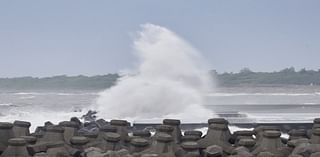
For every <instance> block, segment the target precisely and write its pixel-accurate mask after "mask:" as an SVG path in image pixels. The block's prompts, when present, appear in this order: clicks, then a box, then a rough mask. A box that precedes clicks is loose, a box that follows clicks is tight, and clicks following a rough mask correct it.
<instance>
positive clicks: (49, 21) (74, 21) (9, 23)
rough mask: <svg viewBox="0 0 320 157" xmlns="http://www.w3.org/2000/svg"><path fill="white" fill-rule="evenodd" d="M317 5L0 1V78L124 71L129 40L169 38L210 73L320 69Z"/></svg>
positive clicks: (313, 1) (129, 59) (246, 0)
mask: <svg viewBox="0 0 320 157" xmlns="http://www.w3.org/2000/svg"><path fill="white" fill-rule="evenodd" d="M319 7H320V1H319V0H259V1H257V0H241V1H239V0H202V1H199V0H189V1H186V0H116V1H111V0H95V1H88V0H51V1H49V0H28V1H25V0H2V1H0V77H20V76H35V77H45V76H52V75H64V74H65V75H80V74H81V75H90V76H91V75H97V74H99V75H102V74H107V73H116V72H119V71H121V70H123V69H128V68H130V67H132V66H133V65H134V64H135V62H136V61H137V59H136V58H135V57H134V55H133V53H132V51H133V50H132V42H133V39H134V37H133V36H134V35H133V34H134V33H136V32H137V31H139V30H141V28H140V26H141V24H145V23H153V24H156V25H160V26H164V27H167V28H168V29H170V30H172V31H174V32H176V33H177V34H178V35H179V36H181V37H183V38H184V39H185V40H187V41H188V42H189V43H191V44H192V45H193V46H194V47H195V48H196V49H198V50H199V51H200V52H201V53H202V55H203V56H204V57H205V58H206V60H207V62H209V63H210V66H211V67H210V68H211V69H216V70H217V71H218V72H237V71H239V70H240V69H242V68H244V67H248V68H250V69H251V70H253V71H276V70H281V69H283V68H286V67H291V66H294V67H295V68H296V69H299V68H307V69H319V68H320V9H319Z"/></svg>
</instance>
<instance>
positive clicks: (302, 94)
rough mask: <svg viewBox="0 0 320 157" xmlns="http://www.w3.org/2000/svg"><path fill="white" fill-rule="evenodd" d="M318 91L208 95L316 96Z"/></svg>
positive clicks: (219, 95) (218, 95) (220, 94)
mask: <svg viewBox="0 0 320 157" xmlns="http://www.w3.org/2000/svg"><path fill="white" fill-rule="evenodd" d="M316 95H317V93H209V94H207V96H213V97H233V96H316Z"/></svg>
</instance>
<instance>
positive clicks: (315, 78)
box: [211, 67, 320, 86]
mask: <svg viewBox="0 0 320 157" xmlns="http://www.w3.org/2000/svg"><path fill="white" fill-rule="evenodd" d="M211 74H212V75H214V77H215V78H216V80H217V82H218V84H219V85H221V86H232V85H245V84H250V85H258V84H265V85H320V69H319V70H317V71H316V70H306V69H305V68H303V69H300V70H297V71H296V70H295V68H293V67H290V68H285V69H283V70H280V71H275V72H253V71H251V70H250V69H249V68H243V69H242V70H240V72H238V73H222V74H218V73H217V72H215V71H214V70H213V71H211Z"/></svg>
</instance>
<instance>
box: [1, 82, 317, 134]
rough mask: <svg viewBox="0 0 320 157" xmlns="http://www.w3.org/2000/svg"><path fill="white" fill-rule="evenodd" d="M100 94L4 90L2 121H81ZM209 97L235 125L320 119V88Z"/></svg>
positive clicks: (223, 90) (229, 90)
mask: <svg viewBox="0 0 320 157" xmlns="http://www.w3.org/2000/svg"><path fill="white" fill-rule="evenodd" d="M100 92H101V91H100V90H5V89H1V90H0V121H2V122H4V121H5V122H12V121H14V120H26V121H30V122H32V126H33V128H34V127H35V126H39V125H43V123H44V122H45V121H51V122H53V123H58V122H59V121H63V120H68V119H70V118H71V117H73V116H76V117H79V118H81V116H82V115H83V114H85V112H87V109H88V108H89V107H90V105H92V104H93V103H94V102H95V100H96V99H97V97H99V93H100ZM205 97H206V103H205V104H203V105H204V106H205V107H206V108H207V109H209V110H212V111H214V113H215V115H216V116H220V117H224V118H226V119H228V120H229V121H230V122H231V123H252V122H258V123H259V122H260V123H309V122H312V121H313V119H314V118H316V117H320V87H319V86H259V87H256V86H239V87H220V88H216V90H215V91H212V92H209V93H207V94H206V96H205ZM119 109H121V108H119ZM137 121H139V120H137Z"/></svg>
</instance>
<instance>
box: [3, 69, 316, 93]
mask: <svg viewBox="0 0 320 157" xmlns="http://www.w3.org/2000/svg"><path fill="white" fill-rule="evenodd" d="M210 74H211V75H212V76H213V77H214V78H215V80H216V81H217V83H218V85H220V86H238V85H320V70H317V71H315V70H306V69H304V68H303V69H301V70H298V71H296V70H295V69H294V68H293V67H291V68H286V69H283V70H280V71H275V72H253V71H251V70H250V69H249V68H243V69H242V70H240V71H239V72H238V73H232V72H230V73H228V72H225V73H217V72H216V71H215V70H212V71H210ZM120 77H121V76H120V75H118V74H107V75H97V76H83V75H79V76H66V75H61V76H53V77H44V78H37V77H17V78H0V89H12V90H28V89H39V90H41V89H46V90H47V89H51V90H102V89H106V88H109V87H111V86H113V85H115V84H116V82H117V80H118V79H119V78H120Z"/></svg>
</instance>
